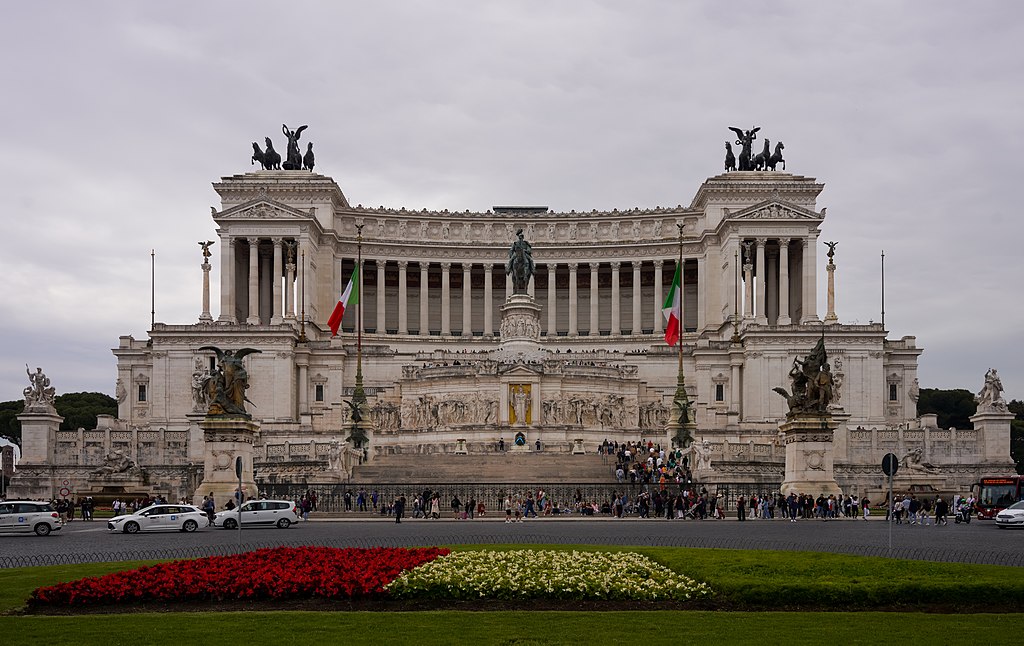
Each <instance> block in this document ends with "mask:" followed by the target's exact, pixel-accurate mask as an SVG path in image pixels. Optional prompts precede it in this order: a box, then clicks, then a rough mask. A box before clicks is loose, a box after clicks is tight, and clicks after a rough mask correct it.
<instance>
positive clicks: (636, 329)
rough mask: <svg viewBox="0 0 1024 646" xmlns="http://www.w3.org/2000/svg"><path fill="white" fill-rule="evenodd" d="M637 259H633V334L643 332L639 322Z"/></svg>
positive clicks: (638, 273)
mask: <svg viewBox="0 0 1024 646" xmlns="http://www.w3.org/2000/svg"><path fill="white" fill-rule="evenodd" d="M642 264H643V263H641V262H640V261H639V260H634V261H633V326H632V330H633V334H643V332H644V330H643V327H642V326H641V324H640V319H641V309H640V266H641V265H642Z"/></svg>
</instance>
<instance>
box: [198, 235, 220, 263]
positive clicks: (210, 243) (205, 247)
mask: <svg viewBox="0 0 1024 646" xmlns="http://www.w3.org/2000/svg"><path fill="white" fill-rule="evenodd" d="M215 244H217V243H216V241H214V240H207V241H206V242H202V241H200V242H199V246H200V247H202V248H203V262H209V260H210V256H211V255H213V254H211V253H210V247H212V246H213V245H215Z"/></svg>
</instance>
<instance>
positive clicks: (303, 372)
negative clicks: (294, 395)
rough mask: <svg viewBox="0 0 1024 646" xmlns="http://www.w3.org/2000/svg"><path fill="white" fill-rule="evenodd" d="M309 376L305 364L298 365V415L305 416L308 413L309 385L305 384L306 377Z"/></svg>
mask: <svg viewBox="0 0 1024 646" xmlns="http://www.w3.org/2000/svg"><path fill="white" fill-rule="evenodd" d="M308 374H309V368H308V366H307V365H306V364H305V363H300V364H299V414H300V415H305V414H307V413H309V385H308V383H307V381H306V380H307V375H308Z"/></svg>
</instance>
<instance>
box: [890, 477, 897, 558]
mask: <svg viewBox="0 0 1024 646" xmlns="http://www.w3.org/2000/svg"><path fill="white" fill-rule="evenodd" d="M895 509H896V505H895V504H894V502H893V499H892V473H891V472H890V473H889V558H892V517H893V512H894V510H895Z"/></svg>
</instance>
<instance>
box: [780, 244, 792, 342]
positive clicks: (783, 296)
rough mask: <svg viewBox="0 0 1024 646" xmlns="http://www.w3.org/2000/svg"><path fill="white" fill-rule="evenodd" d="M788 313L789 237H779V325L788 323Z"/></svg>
mask: <svg viewBox="0 0 1024 646" xmlns="http://www.w3.org/2000/svg"><path fill="white" fill-rule="evenodd" d="M792 323H793V319H792V318H791V317H790V315H789V238H780V239H779V325H790V324H792Z"/></svg>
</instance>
